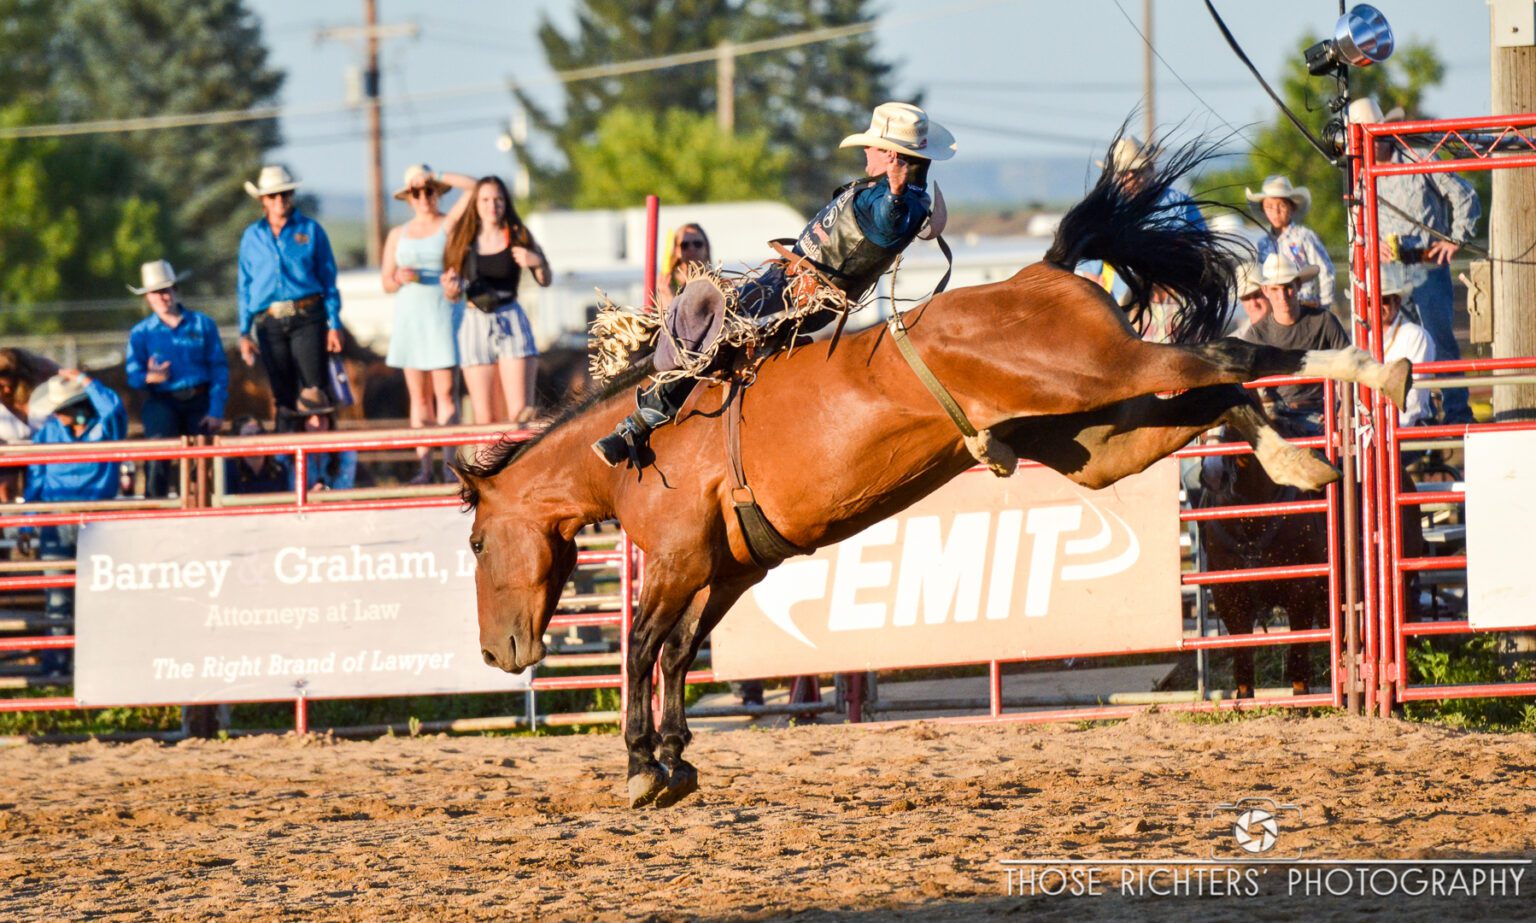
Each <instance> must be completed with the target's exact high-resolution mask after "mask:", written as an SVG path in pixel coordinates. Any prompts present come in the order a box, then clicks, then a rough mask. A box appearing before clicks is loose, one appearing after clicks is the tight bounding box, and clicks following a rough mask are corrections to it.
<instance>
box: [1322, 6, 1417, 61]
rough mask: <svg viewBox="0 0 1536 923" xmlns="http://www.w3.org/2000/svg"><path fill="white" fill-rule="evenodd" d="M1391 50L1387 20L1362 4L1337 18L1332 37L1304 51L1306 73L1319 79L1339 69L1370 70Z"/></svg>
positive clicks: (1376, 11)
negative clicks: (1363, 68) (1359, 68)
mask: <svg viewBox="0 0 1536 923" xmlns="http://www.w3.org/2000/svg"><path fill="white" fill-rule="evenodd" d="M1395 47H1396V45H1395V43H1394V42H1393V39H1392V27H1391V26H1390V25H1388V24H1387V17H1385V16H1383V15H1381V11H1380V10H1378V9H1376V8H1375V7H1374V6H1371V5H1369V4H1365V3H1362V4H1360V5H1359V6H1356V7H1355V8H1354V9H1352V10H1350V11H1349V12H1348V13H1345V14H1344V15H1343V16H1340V17H1339V21H1338V23H1336V24H1335V25H1334V27H1333V38H1328V39H1323V40H1322V41H1321V42H1318V43H1317V44H1316V45H1313V46H1312V47H1311V48H1308V49H1307V50H1306V58H1307V72H1308V73H1310V74H1312V76H1314V77H1319V76H1322V75H1323V74H1328V73H1332V72H1333V71H1335V70H1337V69H1338V68H1341V67H1370V66H1371V65H1372V64H1380V63H1381V62H1383V61H1385V60H1386V59H1387V58H1389V57H1391V56H1392V50H1393V48H1395Z"/></svg>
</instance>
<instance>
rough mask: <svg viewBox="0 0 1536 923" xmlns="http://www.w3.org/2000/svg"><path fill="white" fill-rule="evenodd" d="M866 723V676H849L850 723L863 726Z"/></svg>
mask: <svg viewBox="0 0 1536 923" xmlns="http://www.w3.org/2000/svg"><path fill="white" fill-rule="evenodd" d="M863 721H864V674H863V673H862V672H859V673H849V674H848V723H849V724H862V723H863Z"/></svg>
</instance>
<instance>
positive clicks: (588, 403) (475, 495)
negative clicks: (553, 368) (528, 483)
mask: <svg viewBox="0 0 1536 923" xmlns="http://www.w3.org/2000/svg"><path fill="white" fill-rule="evenodd" d="M651 371H652V369H651V359H650V357H649V356H647V357H646V358H644V359H641V360H639V361H638V362H636V363H635V364H634V365H633V366H631V367H630V368H629V370H628V371H626V372H624V374H622V375H620V376H619V377H618V378H615V379H613V380H612V381H610V382H608V383H607V384H605V385H603V386H601V387H598V388H588V389H586V390H584V391H582V392H581V393H579V394H577V395H575V396H574V397H572V398H570V399H569V400H567V401H566V402H565V403H563V404H561V405H560V406H559V407H558V408H556V409H555V410H554V411H553V412H552V413H550V414H549V415H547V416H546V417H544V419H546V420H548V421H549V422H548V424H547V425H546V426H545V427H544V430H543V431H542V432H540V433H539V434H538V435H537V436H534V437H533V438H532V439H526V440H517V439H513V438H511V436H510V435H503V436H502V437H501V438H500V439H498V440H497V441H496V442H495V443H494V444H492V445H490V446H487V447H486V448H484V449H481V450H480V451H479V452H477V453H475V456H474V460H473V461H463V460H461V461H459V462H457V463H456V464H455V465H454V467H455V468H456V469H457V470H459V471H461V472H463V473H465V474H467V475H470V476H471V477H477V478H487V477H490V476H492V475H495V474H500V473H501V472H502V471H503V470H505V469H506V467H507V466H508V465H510V464H511V463H512V462H513V460H514V459H516V458H517V457H518V456H520V455H522V454H523V453H524V452H527V451H528V450H529V449H531V448H533V447H534V446H536V445H538V444H539V443H540V442H543V441H544V440H545V439H546V438H548V436H549V434H550V433H553V432H554V431H555V430H557V429H559V428H560V427H561V426H564V425H565V424H566V423H568V422H570V421H571V420H574V419H575V418H576V417H579V416H581V415H582V414H583V413H585V412H586V411H587V410H589V409H591V408H592V407H595V406H596V405H598V404H601V403H602V402H603V401H606V400H607V399H608V398H610V397H613V396H614V395H616V394H621V393H623V392H626V391H629V390H631V389H633V388H635V387H636V386H637V385H639V384H640V382H642V381H643V380H644V379H645V378H646V376H648V375H650V374H651ZM459 499H461V500H463V501H464V507H465V509H474V506H475V504H476V503H477V502H479V500H480V493H479V491H477V490H476V489H475V488H474V487H472V486H471V485H470V483H469V482H468V481H466V480H464V479H463V478H460V481H459Z"/></svg>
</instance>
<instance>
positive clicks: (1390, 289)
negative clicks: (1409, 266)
mask: <svg viewBox="0 0 1536 923" xmlns="http://www.w3.org/2000/svg"><path fill="white" fill-rule="evenodd" d="M1411 291H1413V286H1412V285H1409V284H1408V272H1407V270H1406V269H1405V268H1404V267H1403V265H1402V264H1401V263H1382V264H1381V297H1383V298H1385V297H1387V296H1388V295H1396V296H1398V297H1399V298H1401V297H1402V296H1404V295H1406V294H1408V293H1409V292H1411Z"/></svg>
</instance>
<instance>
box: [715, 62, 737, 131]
mask: <svg viewBox="0 0 1536 923" xmlns="http://www.w3.org/2000/svg"><path fill="white" fill-rule="evenodd" d="M715 123H716V124H718V125H719V126H720V130H721V131H723V132H725V133H726V134H731V133H732V132H734V131H735V130H736V46H734V45H732V44H731V43H730V42H729V41H722V42H721V43H720V44H718V45H716V46H715Z"/></svg>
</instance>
